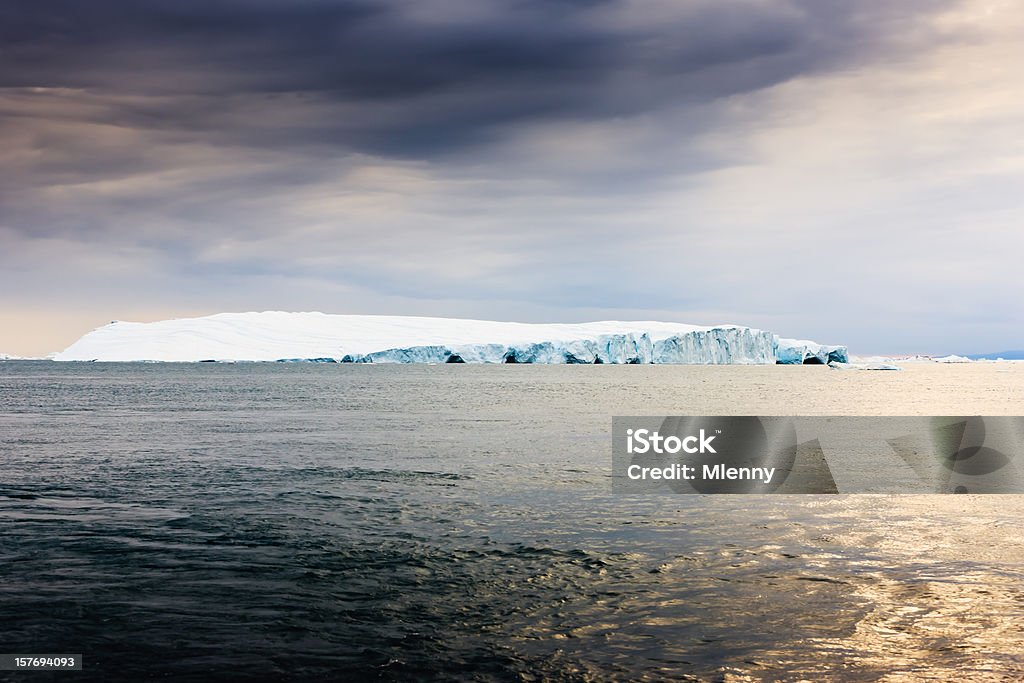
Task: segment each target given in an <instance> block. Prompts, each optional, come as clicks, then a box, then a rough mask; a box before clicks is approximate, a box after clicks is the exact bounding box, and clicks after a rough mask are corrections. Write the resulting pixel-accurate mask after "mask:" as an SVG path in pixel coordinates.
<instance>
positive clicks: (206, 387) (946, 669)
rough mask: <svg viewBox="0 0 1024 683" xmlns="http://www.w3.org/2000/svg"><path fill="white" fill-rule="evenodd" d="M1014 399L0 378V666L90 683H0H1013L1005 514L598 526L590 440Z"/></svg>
mask: <svg viewBox="0 0 1024 683" xmlns="http://www.w3.org/2000/svg"><path fill="white" fill-rule="evenodd" d="M1021 370H1024V366H1021V369H1020V370H1017V369H1013V368H1011V369H1010V370H1009V371H1007V372H1005V373H1003V374H993V373H994V372H995V371H990V370H973V371H972V370H971V369H970V368H950V367H945V368H929V369H922V370H917V371H908V372H905V373H840V372H835V371H831V370H829V369H827V368H811V367H795V368H781V367H779V368H775V367H771V368H738V367H725V368H723V367H717V368H716V367H710V368H709V367H696V368H694V367H668V366H656V367H653V366H652V367H646V366H593V367H591V366H587V367H583V366H493V367H490V366H459V365H447V366H351V365H285V364H251V365H242V364H239V365H212V364H196V365H116V364H56V363H45V362H37V363H26V362H11V363H0V467H2V473H0V524H2V534H0V652H8V653H15V652H17V653H44V652H55V653H59V652H67V653H83V654H84V661H85V667H84V671H82V672H80V673H70V672H60V673H33V674H26V673H18V674H14V673H7V674H3V673H0V679H2V680H33V681H37V680H38V681H43V680H96V681H100V680H103V681H108V680H131V681H137V680H150V679H161V680H176V681H211V680H240V681H246V680H397V681H406V680H421V679H422V680H447V679H453V678H455V679H466V680H481V681H505V680H554V681H561V680H565V681H575V680H580V681H587V680H608V679H616V680H619V679H648V680H663V679H666V678H670V679H683V680H688V679H693V680H730V681H731V680H736V681H745V680H801V679H812V680H817V679H822V678H835V679H843V680H865V681H867V680H894V681H897V680H920V679H933V680H950V679H959V680H1019V679H1021V678H1024V581H1022V579H1024V542H1022V540H1021V539H1022V536H1024V534H1022V531H1024V514H1022V513H1024V503H1022V501H1021V498H1020V497H1017V496H988V497H974V496H945V497H928V496H922V497H909V496H903V497H900V496H848V497H840V496H833V497H816V496H776V497H771V496H764V497H760V496H717V497H705V496H680V497H672V496H646V497H644V496H635V497H627V496H614V495H612V494H611V484H610V479H609V475H610V464H611V463H610V436H609V435H610V429H611V416H612V415H614V414H659V413H663V414H671V413H675V414H713V413H715V412H716V411H717V412H722V413H728V412H736V413H744V412H745V413H747V414H751V413H766V414H772V413H790V414H796V413H801V412H802V413H804V414H829V413H831V414H842V413H843V412H850V413H854V414H885V413H890V414H915V413H920V414H944V412H950V411H949V410H948V408H949V406H956V407H957V408H959V409H960V410H959V411H957V412H959V413H961V414H970V413H972V412H976V413H989V414H994V413H995V412H1000V413H1002V414H1024V394H1022V393H1021V391H1022V390H1021V387H1022V386H1024V382H1022V379H1024V372H1021ZM972 372H973V373H975V374H971V373H972ZM943 373H945V374H943ZM986 373H987V374H986ZM1004 375H1005V376H1004ZM4 677H6V678H4Z"/></svg>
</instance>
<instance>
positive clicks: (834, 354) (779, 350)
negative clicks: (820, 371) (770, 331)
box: [775, 337, 850, 365]
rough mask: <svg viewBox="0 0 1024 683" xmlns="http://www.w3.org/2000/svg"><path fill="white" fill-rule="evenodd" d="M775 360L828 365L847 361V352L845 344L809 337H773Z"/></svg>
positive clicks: (786, 363) (785, 362) (798, 363)
mask: <svg viewBox="0 0 1024 683" xmlns="http://www.w3.org/2000/svg"><path fill="white" fill-rule="evenodd" d="M775 357H776V362H778V363H783V364H785V365H800V364H804V365H809V364H813V365H828V364H829V363H832V362H835V363H847V362H849V360H850V359H849V354H848V352H847V350H846V347H845V346H829V345H828V344H819V343H818V342H813V341H810V340H809V339H786V338H784V337H776V338H775Z"/></svg>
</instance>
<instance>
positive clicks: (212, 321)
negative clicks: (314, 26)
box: [54, 311, 848, 365]
mask: <svg viewBox="0 0 1024 683" xmlns="http://www.w3.org/2000/svg"><path fill="white" fill-rule="evenodd" d="M54 360H58V361H135V362H143V361H151V362H203V361H209V362H231V361H281V362H288V361H292V362H339V363H510V364H515V363H542V364H574V363H586V364H602V363H613V364H651V363H655V364H752V365H754V364H756V365H763V364H772V363H782V364H822V365H824V364H827V363H829V362H833V361H834V362H847V361H848V357H847V351H846V347H844V346H829V345H825V344H818V343H817V342H813V341H809V340H798V339H788V338H783V337H778V336H776V335H774V334H772V333H770V332H766V331H763V330H758V329H755V328H751V327H743V326H740V325H718V326H713V327H701V326H698V325H687V324H684V323H666V322H656V321H641V322H620V321H604V322H591V323H573V324H556V323H551V324H539V323H511V322H496V321H488V320H460V319H450V318H427V317H412V316H374V315H326V314H323V313H286V312H280V311H268V312H263V313H221V314H217V315H211V316H207V317H204V318H189V319H180V320H164V321H160V322H154V323H129V322H119V321H114V322H112V323H110V324H109V325H105V326H103V327H100V328H98V329H96V330H93V331H92V332H90V333H88V334H86V335H85V336H83V337H82V338H81V339H79V340H78V341H76V342H75V343H74V344H72V345H71V346H69V347H68V348H67V349H65V350H64V351H62V352H60V353H58V354H56V355H55V356H54Z"/></svg>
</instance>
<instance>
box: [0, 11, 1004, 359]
mask: <svg viewBox="0 0 1024 683" xmlns="http://www.w3.org/2000/svg"><path fill="white" fill-rule="evenodd" d="M1022 24H1024V21H1022V18H1021V12H1020V11H1019V10H1018V9H1017V8H1016V7H1014V6H1013V5H1012V4H1010V3H998V2H995V3H991V4H986V3H978V2H972V3H968V4H959V3H952V2H925V1H923V0H922V1H919V2H905V3H889V2H882V1H878V2H874V1H868V2H860V3H846V2H838V1H836V2H822V1H820V0H807V1H806V2H800V1H796V0H793V1H789V2H769V1H766V0H728V1H725V2H723V1H720V0H719V1H714V2H712V1H710V0H709V1H706V2H701V1H696V2H687V3H679V2H669V1H667V0H635V1H617V0H557V1H553V0H543V1H541V0H520V1H512V0H508V1H505V2H487V1H481V0H476V1H473V2H470V1H462V0H437V1H429V2H423V1H421V2H407V1H403V0H392V1H377V2H337V1H335V2H328V1H326V0H303V1H299V2H287V3H286V2H269V1H266V0H263V1H249V2H242V1H241V0H233V1H220V2H202V3H200V2H188V1H176V2H169V1H168V2H137V1H136V2H127V1H120V2H114V1H102V0H100V1H97V2H90V3H80V2H42V3H40V2H35V3H28V2H21V1H20V0H16V1H15V2H11V3H5V4H4V6H3V7H0V50H2V54H3V59H0V177H2V178H3V180H2V182H0V287H2V290H0V291H2V294H0V310H2V311H3V314H2V316H0V317H2V320H0V323H2V324H0V350H3V351H6V352H35V353H40V352H45V351H49V350H53V349H54V348H57V347H60V346H63V345H65V344H67V343H69V342H70V341H71V340H72V339H74V338H75V337H76V336H78V334H80V333H82V332H84V331H85V330H83V329H80V328H81V325H82V321H83V319H85V318H86V317H87V315H86V314H88V315H89V316H95V320H96V323H95V324H101V323H104V322H106V321H107V320H109V319H110V318H131V317H135V318H139V319H153V318H159V317H164V316H168V315H181V314H192V313H204V312H214V311H218V310H229V309H230V310H254V309H266V308H285V309H290V310H309V309H321V310H325V311H330V312H361V313H366V312H380V313H429V314H437V315H460V316H476V317H489V318H505V319H523V320H538V321H543V320H581V319H585V318H595V317H598V318H604V317H616V318H633V319H636V318H654V317H657V318H665V319H674V320H682V321H687V322H696V323H714V322H739V323H747V324H753V325H761V326H764V327H767V328H769V329H774V330H778V331H782V332H784V333H786V334H790V335H798V336H812V337H816V338H820V339H821V340H822V341H826V342H827V341H837V342H844V343H849V344H851V345H852V346H853V347H854V349H855V350H856V349H857V348H858V346H859V347H860V348H862V349H863V350H864V351H888V352H898V351H915V350H921V351H945V350H963V351H973V350H988V349H989V347H993V348H996V347H1000V348H1001V347H1008V346H1013V345H1014V344H1016V343H1018V342H1019V339H1017V340H1015V339H1014V338H1013V336H1014V334H1015V332H1014V331H1015V329H1016V328H1017V327H1018V323H1019V320H1020V319H1021V318H1022V313H1024V310H1022V305H1021V304H1020V303H1019V301H1018V297H1016V296H1015V295H1014V291H1015V289H1016V290H1019V286H1020V278H1019V275H1018V273H1017V272H1016V266H1015V265H1014V263H1013V257H1012V256H1011V254H1012V253H1014V251H1015V250H1016V251H1017V252H1019V251H1020V249H1021V247H1024V243H1022V237H1021V232H1020V231H1019V230H1018V229H1017V225H1018V224H1019V220H1020V218H1021V206H1020V202H1019V199H1018V198H1017V197H1018V195H1019V191H1018V189H1017V188H1019V187H1020V183H1021V180H1022V169H1024V163H1022V162H1024V158H1022V156H1021V149H1020V148H1019V147H1014V146H1013V145H1014V144H1015V143H1014V141H1015V140H1020V139H1024V136H1022V135H1021V134H1022V133H1024V130H1022V128H1024V123H1019V122H1021V121H1024V118H1022V114H1024V98H1022V96H1021V93H1020V89H1019V86H1018V85H1017V80H1018V79H1017V77H1016V74H1015V73H1014V64H1015V63H1020V62H1019V60H1020V58H1021V57H1022V56H1024V55H1022V54H1021V52H1022V49H1021V48H1020V47H1018V45H1017V44H1018V41H1016V40H1015V39H1014V35H1015V34H1016V33H1017V32H1018V31H1019V29H1020V28H1021V26H1022ZM45 312H48V314H49V315H50V316H51V319H53V320H60V319H64V320H66V321H67V325H66V329H67V332H66V333H64V334H56V333H54V332H53V331H52V330H53V329H55V328H54V325H53V324H51V325H47V326H46V330H47V332H46V333H45V334H42V333H39V334H35V335H34V334H33V333H32V332H31V329H30V328H31V327H32V325H31V324H30V322H28V321H30V320H38V318H39V316H40V315H41V314H44V313H45ZM19 321H26V322H25V323H24V324H19ZM37 327H38V326H37ZM56 327H57V328H60V326H59V325H57V326H56ZM45 344H49V346H48V347H45V348H43V345H45Z"/></svg>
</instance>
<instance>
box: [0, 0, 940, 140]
mask: <svg viewBox="0 0 1024 683" xmlns="http://www.w3.org/2000/svg"><path fill="white" fill-rule="evenodd" d="M898 4H899V5H900V7H899V8H898V9H897V8H894V7H893V6H892V5H893V3H888V2H858V3H846V2H828V1H826V2H822V1H821V0H806V1H805V2H775V3H766V2H753V1H749V2H744V1H719V0H715V1H711V0H702V1H697V2H673V3H668V2H631V3H623V2H616V1H614V0H593V1H582V2H581V1H576V2H573V1H567V0H561V1H552V0H534V1H515V0H510V1H507V2H486V1H477V2H399V1H397V0H395V1H393V2H384V1H379V2H352V1H338V2H326V1H317V0H306V1H301V2H266V1H264V2H241V1H238V0H234V1H225V0H219V1H216V0H215V1H213V2H194V1H189V0H179V1H176V2H172V1H164V2H152V1H151V2H139V1H138V0H120V1H115V0H99V1H93V2H85V3H83V2H79V1H77V0H71V1H68V2H31V3H29V2H20V1H15V2H7V3H4V4H3V6H2V7H0V44H2V46H3V59H2V60H0V86H6V87H20V88H40V87H41V88H70V89H82V90H87V91H89V92H90V93H92V94H93V95H94V96H96V97H100V98H108V99H107V101H106V104H107V106H105V107H101V108H97V109H96V110H95V111H94V112H92V114H93V115H94V116H96V117H101V118H102V120H103V121H105V122H108V123H109V122H116V123H118V124H120V125H124V126H128V127H131V128H144V129H153V130H158V131H169V132H174V131H178V132H189V133H192V134H196V135H204V134H205V135H212V136H217V138H218V139H221V140H223V141H224V142H226V143H230V144H243V145H256V146H278V145H301V144H316V145H320V146H328V147H330V148H333V149H338V150H352V151H357V152H368V153H377V154H387V155H394V156H399V157H404V158H422V157H430V156H432V155H435V154H437V153H440V152H444V151H451V150H453V149H460V148H463V147H465V146H467V145H469V146H472V145H474V144H479V143H484V142H489V141H493V140H494V139H495V138H496V137H497V136H500V133H501V127H502V126H503V125H507V124H524V123H525V124H528V123H530V122H533V121H543V120H551V119H556V120H557V119H568V120H576V119H581V120H594V119H601V118H605V117H614V116H620V115H628V114H632V113H636V112H643V111H647V110H650V109H652V108H656V107H659V106H662V105H665V104H668V103H678V102H702V101H707V100H709V99H714V98H718V97H722V96H727V95H730V94H735V93H739V92H746V91H749V90H753V89H757V88H762V87H765V86H769V85H772V84H774V83H777V82H779V81H781V80H784V79H786V78H790V77H792V76H794V75H798V74H801V73H808V72H813V71H818V70H822V69H828V68H832V67H834V66H835V65H837V64H843V63H848V62H855V61H856V60H857V59H860V58H861V57H863V56H866V55H862V54H861V53H862V52H868V53H870V56H872V57H875V56H877V53H878V52H880V51H884V50H892V49H894V46H893V45H887V44H886V43H887V41H888V40H889V39H890V38H892V37H893V36H902V37H903V40H902V42H901V43H900V47H902V48H903V49H906V47H907V46H906V44H905V43H906V41H905V37H906V35H907V34H908V33H909V32H911V30H912V26H913V22H914V19H915V13H916V12H917V11H920V10H925V9H930V8H934V7H936V6H938V5H939V3H937V2H916V3H898ZM119 97H120V98H129V97H131V98H136V99H135V100H134V101H127V100H125V99H120V100H119V99H118V98H119ZM139 98H145V99H141V100H140V99H139ZM300 111H301V112H305V114H306V115H299V112H300ZM274 112H286V113H287V115H288V116H287V117H284V116H282V117H281V118H279V119H275V118H274V117H273V113H274ZM55 115H56V113H55Z"/></svg>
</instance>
